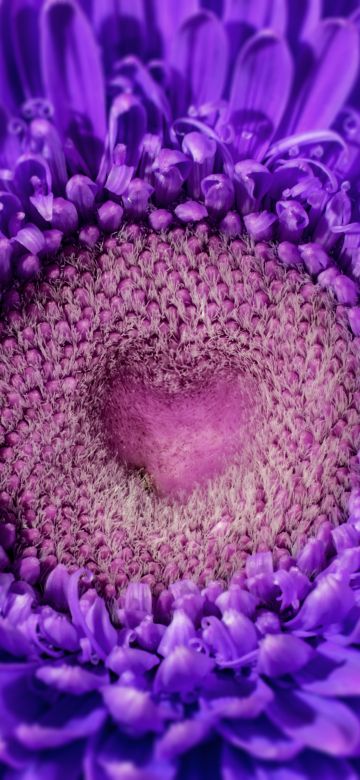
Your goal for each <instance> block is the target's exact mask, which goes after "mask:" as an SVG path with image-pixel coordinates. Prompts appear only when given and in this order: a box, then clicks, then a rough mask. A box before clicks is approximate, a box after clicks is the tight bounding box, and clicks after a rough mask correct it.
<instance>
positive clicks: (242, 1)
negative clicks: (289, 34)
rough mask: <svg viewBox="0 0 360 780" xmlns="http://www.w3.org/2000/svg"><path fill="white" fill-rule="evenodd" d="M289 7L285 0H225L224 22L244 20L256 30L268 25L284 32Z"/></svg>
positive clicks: (272, 28)
mask: <svg viewBox="0 0 360 780" xmlns="http://www.w3.org/2000/svg"><path fill="white" fill-rule="evenodd" d="M286 18H287V7H286V3H285V2H284V0H257V1H256V2H255V3H254V0H225V2H224V10H223V19H224V22H235V21H237V22H244V23H245V24H246V25H248V26H249V27H253V28H254V29H256V30H260V29H261V28H264V27H268V28H269V29H271V30H276V32H279V33H284V32H285V29H286Z"/></svg>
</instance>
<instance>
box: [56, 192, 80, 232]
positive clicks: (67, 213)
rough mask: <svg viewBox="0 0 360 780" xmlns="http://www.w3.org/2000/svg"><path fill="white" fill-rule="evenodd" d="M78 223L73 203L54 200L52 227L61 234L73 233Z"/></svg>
mask: <svg viewBox="0 0 360 780" xmlns="http://www.w3.org/2000/svg"><path fill="white" fill-rule="evenodd" d="M78 223H79V219H78V213H77V211H76V208H75V206H74V204H73V203H71V202H70V201H69V200H65V198H55V199H54V204H53V215H52V226H53V228H55V229H56V230H61V232H62V233H65V235H66V234H67V233H73V232H74V230H76V228H77V226H78Z"/></svg>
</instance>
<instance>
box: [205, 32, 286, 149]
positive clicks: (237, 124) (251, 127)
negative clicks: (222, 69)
mask: <svg viewBox="0 0 360 780" xmlns="http://www.w3.org/2000/svg"><path fill="white" fill-rule="evenodd" d="M292 71H293V66H292V60H291V56H290V53H289V50H288V47H287V44H286V43H285V41H284V40H282V39H280V38H279V37H278V36H277V35H275V33H273V32H270V31H265V32H261V33H258V34H257V35H255V36H254V37H253V38H251V39H250V40H249V41H248V42H247V43H246V44H245V46H244V47H243V49H242V50H241V51H240V54H239V56H238V59H237V62H236V64H235V67H234V71H233V79H232V86H231V93H230V100H229V111H228V116H227V118H226V123H227V125H228V126H229V127H230V129H231V135H230V138H229V140H230V143H231V148H232V151H233V156H234V159H235V160H238V159H240V158H246V157H248V158H250V157H251V158H255V159H257V160H259V159H261V158H262V157H263V155H264V153H265V151H266V150H267V148H268V146H269V144H270V141H271V139H272V137H273V135H274V133H275V131H276V129H277V127H278V125H279V123H280V120H281V118H282V115H283V112H284V109H285V106H286V103H287V100H288V96H289V92H290V87H291V83H292ZM222 121H223V120H221V123H222ZM218 129H219V133H220V136H221V137H222V138H223V140H226V137H224V136H223V134H222V131H221V124H220V123H219V128H218ZM224 129H225V128H224Z"/></svg>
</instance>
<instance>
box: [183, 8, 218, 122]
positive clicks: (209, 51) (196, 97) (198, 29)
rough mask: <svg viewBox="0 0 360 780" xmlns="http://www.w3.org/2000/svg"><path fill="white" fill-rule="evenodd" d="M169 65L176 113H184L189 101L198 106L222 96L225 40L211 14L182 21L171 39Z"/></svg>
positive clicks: (198, 15)
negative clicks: (172, 78)
mask: <svg viewBox="0 0 360 780" xmlns="http://www.w3.org/2000/svg"><path fill="white" fill-rule="evenodd" d="M215 63H216V67H214V66H215ZM171 64H172V67H173V70H174V79H175V80H174V104H175V111H176V114H177V115H179V114H180V115H181V114H183V113H186V109H187V107H188V106H189V105H191V104H195V105H196V106H201V105H202V104H204V103H207V102H210V101H215V100H218V99H219V98H220V97H221V95H222V91H223V88H224V84H225V77H226V70H227V41H226V37H225V32H224V29H223V26H222V24H221V23H220V21H219V20H218V19H217V18H216V17H215V16H214V15H213V14H211V13H206V12H203V13H199V14H196V15H195V16H192V17H191V19H189V20H188V21H186V22H185V23H184V24H183V26H182V27H181V29H180V30H179V33H178V35H177V36H176V39H175V41H174V46H173V50H172V54H171Z"/></svg>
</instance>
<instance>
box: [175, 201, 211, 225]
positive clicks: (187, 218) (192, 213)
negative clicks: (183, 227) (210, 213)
mask: <svg viewBox="0 0 360 780" xmlns="http://www.w3.org/2000/svg"><path fill="white" fill-rule="evenodd" d="M175 214H176V216H177V218H178V219H180V221H181V222H185V224H187V223H188V222H200V220H201V219H205V217H207V209H206V208H205V206H203V204H202V203H198V202H197V201H196V200H187V201H186V202H185V203H180V204H179V206H177V207H176V209H175Z"/></svg>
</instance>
